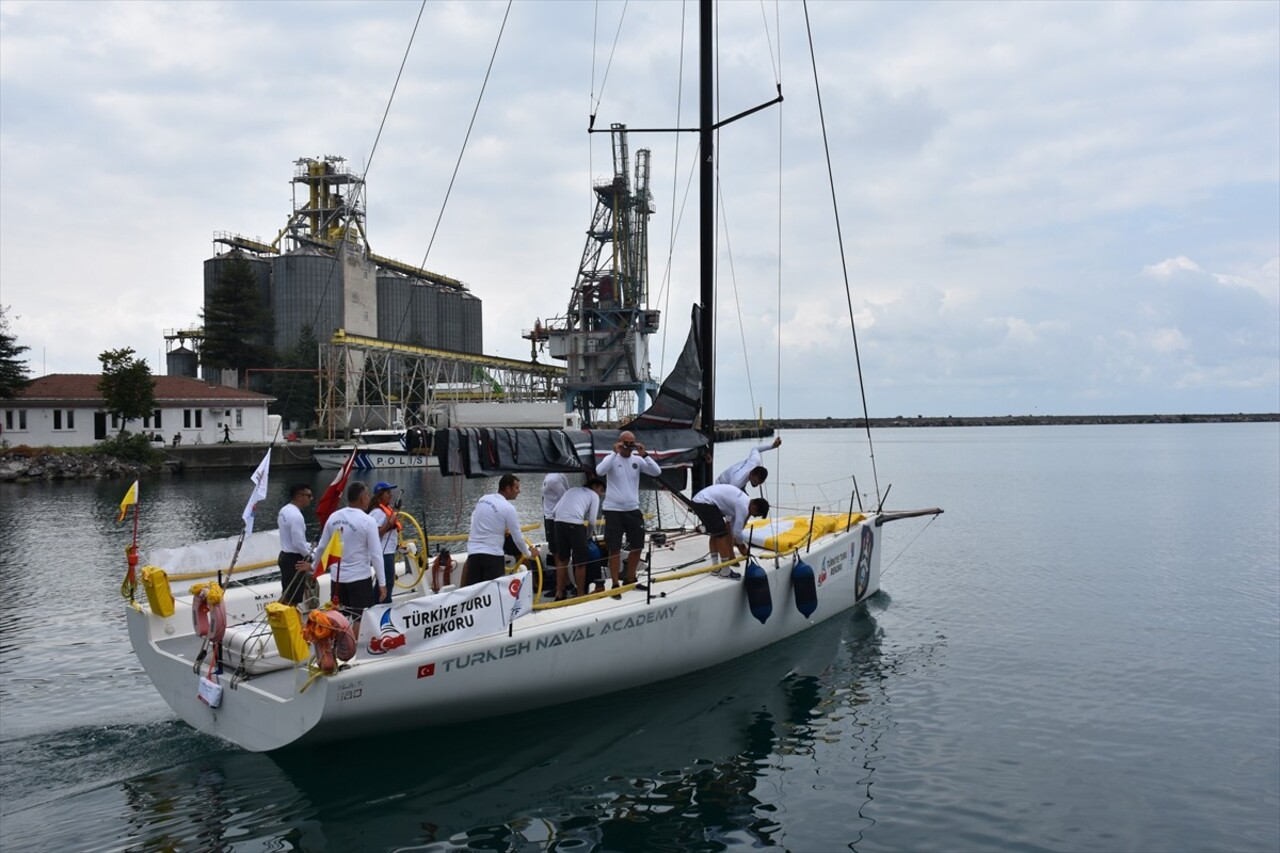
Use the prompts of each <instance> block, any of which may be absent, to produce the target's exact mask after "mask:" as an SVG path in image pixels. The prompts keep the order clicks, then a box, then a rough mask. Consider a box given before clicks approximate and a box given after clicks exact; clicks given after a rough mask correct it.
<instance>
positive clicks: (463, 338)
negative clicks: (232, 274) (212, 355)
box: [165, 156, 484, 384]
mask: <svg viewBox="0 0 1280 853" xmlns="http://www.w3.org/2000/svg"><path fill="white" fill-rule="evenodd" d="M291 184H292V187H293V211H292V214H291V215H290V217H289V220H288V222H287V223H286V224H285V226H284V227H283V228H282V229H281V230H280V232H279V233H278V234H277V235H276V237H275V239H274V240H272V241H271V242H270V243H267V242H264V241H262V240H255V239H250V238H247V237H244V236H242V235H239V234H234V233H230V232H218V233H216V234H215V235H214V247H215V255H214V256H213V257H211V258H209V259H208V260H206V261H205V262H204V302H205V306H206V307H207V306H208V304H209V297H210V294H211V293H212V292H213V290H214V289H215V287H216V286H217V284H218V282H219V279H220V277H221V275H222V272H223V269H224V267H225V266H226V265H227V264H228V263H230V262H231V260H232V258H243V259H244V260H245V261H247V262H248V263H249V265H250V266H251V268H252V269H253V270H254V272H255V277H256V279H257V282H258V289H259V292H260V294H261V296H262V299H263V304H264V305H267V306H269V307H270V309H271V313H272V317H273V318H274V335H273V339H272V340H270V341H260V342H259V343H262V344H267V345H270V346H271V347H273V348H274V349H275V350H276V351H277V352H285V351H287V350H288V349H290V348H291V347H292V346H293V345H294V344H296V343H297V341H298V338H299V336H300V334H301V332H302V330H303V328H305V327H307V326H310V327H311V329H312V331H313V333H314V334H315V336H316V338H317V339H318V340H319V341H321V342H325V341H328V340H330V338H331V337H332V336H333V333H334V331H335V330H338V329H344V330H346V331H348V332H351V333H353V334H357V335H364V336H367V337H370V338H376V339H379V340H382V341H386V342H390V343H403V344H410V345H414V346H419V347H429V348H432V349H440V350H448V351H452V352H458V353H469V354H480V353H482V352H483V351H484V332H483V314H482V307H481V301H480V299H478V298H477V297H476V296H475V295H473V294H472V293H471V292H470V291H469V290H468V288H467V287H466V285H464V284H463V283H462V282H460V281H458V280H457V279H454V278H450V277H449V276H445V275H440V274H439V273H434V272H431V271H429V270H424V269H420V268H418V267H415V266H411V265H409V264H406V263H402V262H400V261H396V260H392V259H391V258H385V257H381V256H379V255H376V254H374V253H373V252H372V251H371V250H370V248H369V244H368V239H367V235H366V234H365V211H364V206H363V199H364V179H363V178H362V177H361V176H359V175H357V174H354V173H352V172H351V171H350V170H349V169H348V168H347V165H346V160H345V159H344V158H342V157H334V156H326V157H319V158H312V157H304V158H302V159H299V160H297V161H296V162H295V170H294V176H293V179H292V181H291ZM165 338H166V340H167V341H168V343H169V350H168V356H167V365H166V367H167V372H168V373H169V374H170V375H185V376H194V375H195V365H196V363H197V362H198V352H199V346H200V341H201V338H202V333H201V330H199V329H185V330H174V331H171V332H169V333H167V334H166V335H165ZM203 371H204V373H203V375H204V378H206V379H208V380H210V381H214V382H224V384H225V379H228V378H231V377H222V376H220V375H217V374H220V373H221V372H220V371H217V370H216V369H212V368H208V367H204V368H203ZM239 384H243V383H239Z"/></svg>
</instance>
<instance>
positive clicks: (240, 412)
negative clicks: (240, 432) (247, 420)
mask: <svg viewBox="0 0 1280 853" xmlns="http://www.w3.org/2000/svg"><path fill="white" fill-rule="evenodd" d="M243 426H244V409H236V429H240V428H241V427H243Z"/></svg>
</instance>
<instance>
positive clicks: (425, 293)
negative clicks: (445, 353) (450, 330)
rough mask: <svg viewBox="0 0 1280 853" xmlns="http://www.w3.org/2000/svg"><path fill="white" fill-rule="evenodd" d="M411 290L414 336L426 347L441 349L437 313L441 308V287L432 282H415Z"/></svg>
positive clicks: (410, 308)
mask: <svg viewBox="0 0 1280 853" xmlns="http://www.w3.org/2000/svg"><path fill="white" fill-rule="evenodd" d="M409 292H410V300H409V316H410V322H411V323H412V324H413V334H414V337H415V338H417V339H419V340H421V341H422V345H423V346H424V347H431V348H432V349H440V330H439V329H437V328H436V314H437V313H438V312H439V310H440V287H439V286H438V285H435V284H431V283H430V282H422V281H420V282H415V283H414V284H413V287H412V289H411V290H410V291H409Z"/></svg>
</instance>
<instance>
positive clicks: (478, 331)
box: [460, 293, 484, 355]
mask: <svg viewBox="0 0 1280 853" xmlns="http://www.w3.org/2000/svg"><path fill="white" fill-rule="evenodd" d="M460 305H461V312H462V345H461V347H460V350H461V351H462V352H466V353H472V354H474V355H480V354H482V353H484V312H483V311H482V303H481V302H480V300H479V299H478V298H477V297H475V296H472V295H471V294H470V293H463V294H461V300H460Z"/></svg>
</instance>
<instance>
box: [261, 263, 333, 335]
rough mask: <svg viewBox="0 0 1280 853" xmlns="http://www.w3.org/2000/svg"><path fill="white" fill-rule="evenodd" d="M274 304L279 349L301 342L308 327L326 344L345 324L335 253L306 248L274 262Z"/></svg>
mask: <svg viewBox="0 0 1280 853" xmlns="http://www.w3.org/2000/svg"><path fill="white" fill-rule="evenodd" d="M272 278H273V281H272V285H273V286H272V300H271V307H272V311H273V312H274V313H275V321H276V349H277V350H278V351H280V352H284V351H286V350H288V349H289V348H291V347H292V346H293V345H294V344H295V343H297V342H298V337H299V336H300V335H301V333H302V329H303V327H304V326H310V327H311V330H312V332H313V333H314V334H315V336H316V340H318V341H320V342H321V343H325V342H326V341H328V340H329V339H330V338H331V337H333V331H334V329H338V328H341V326H342V269H341V268H340V267H339V265H338V261H336V260H335V259H334V257H333V256H332V255H329V254H326V253H324V252H320V251H318V250H316V249H311V248H302V249H297V250H294V251H292V252H289V253H288V254H284V255H279V256H277V257H276V258H274V259H273V262H272Z"/></svg>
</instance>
